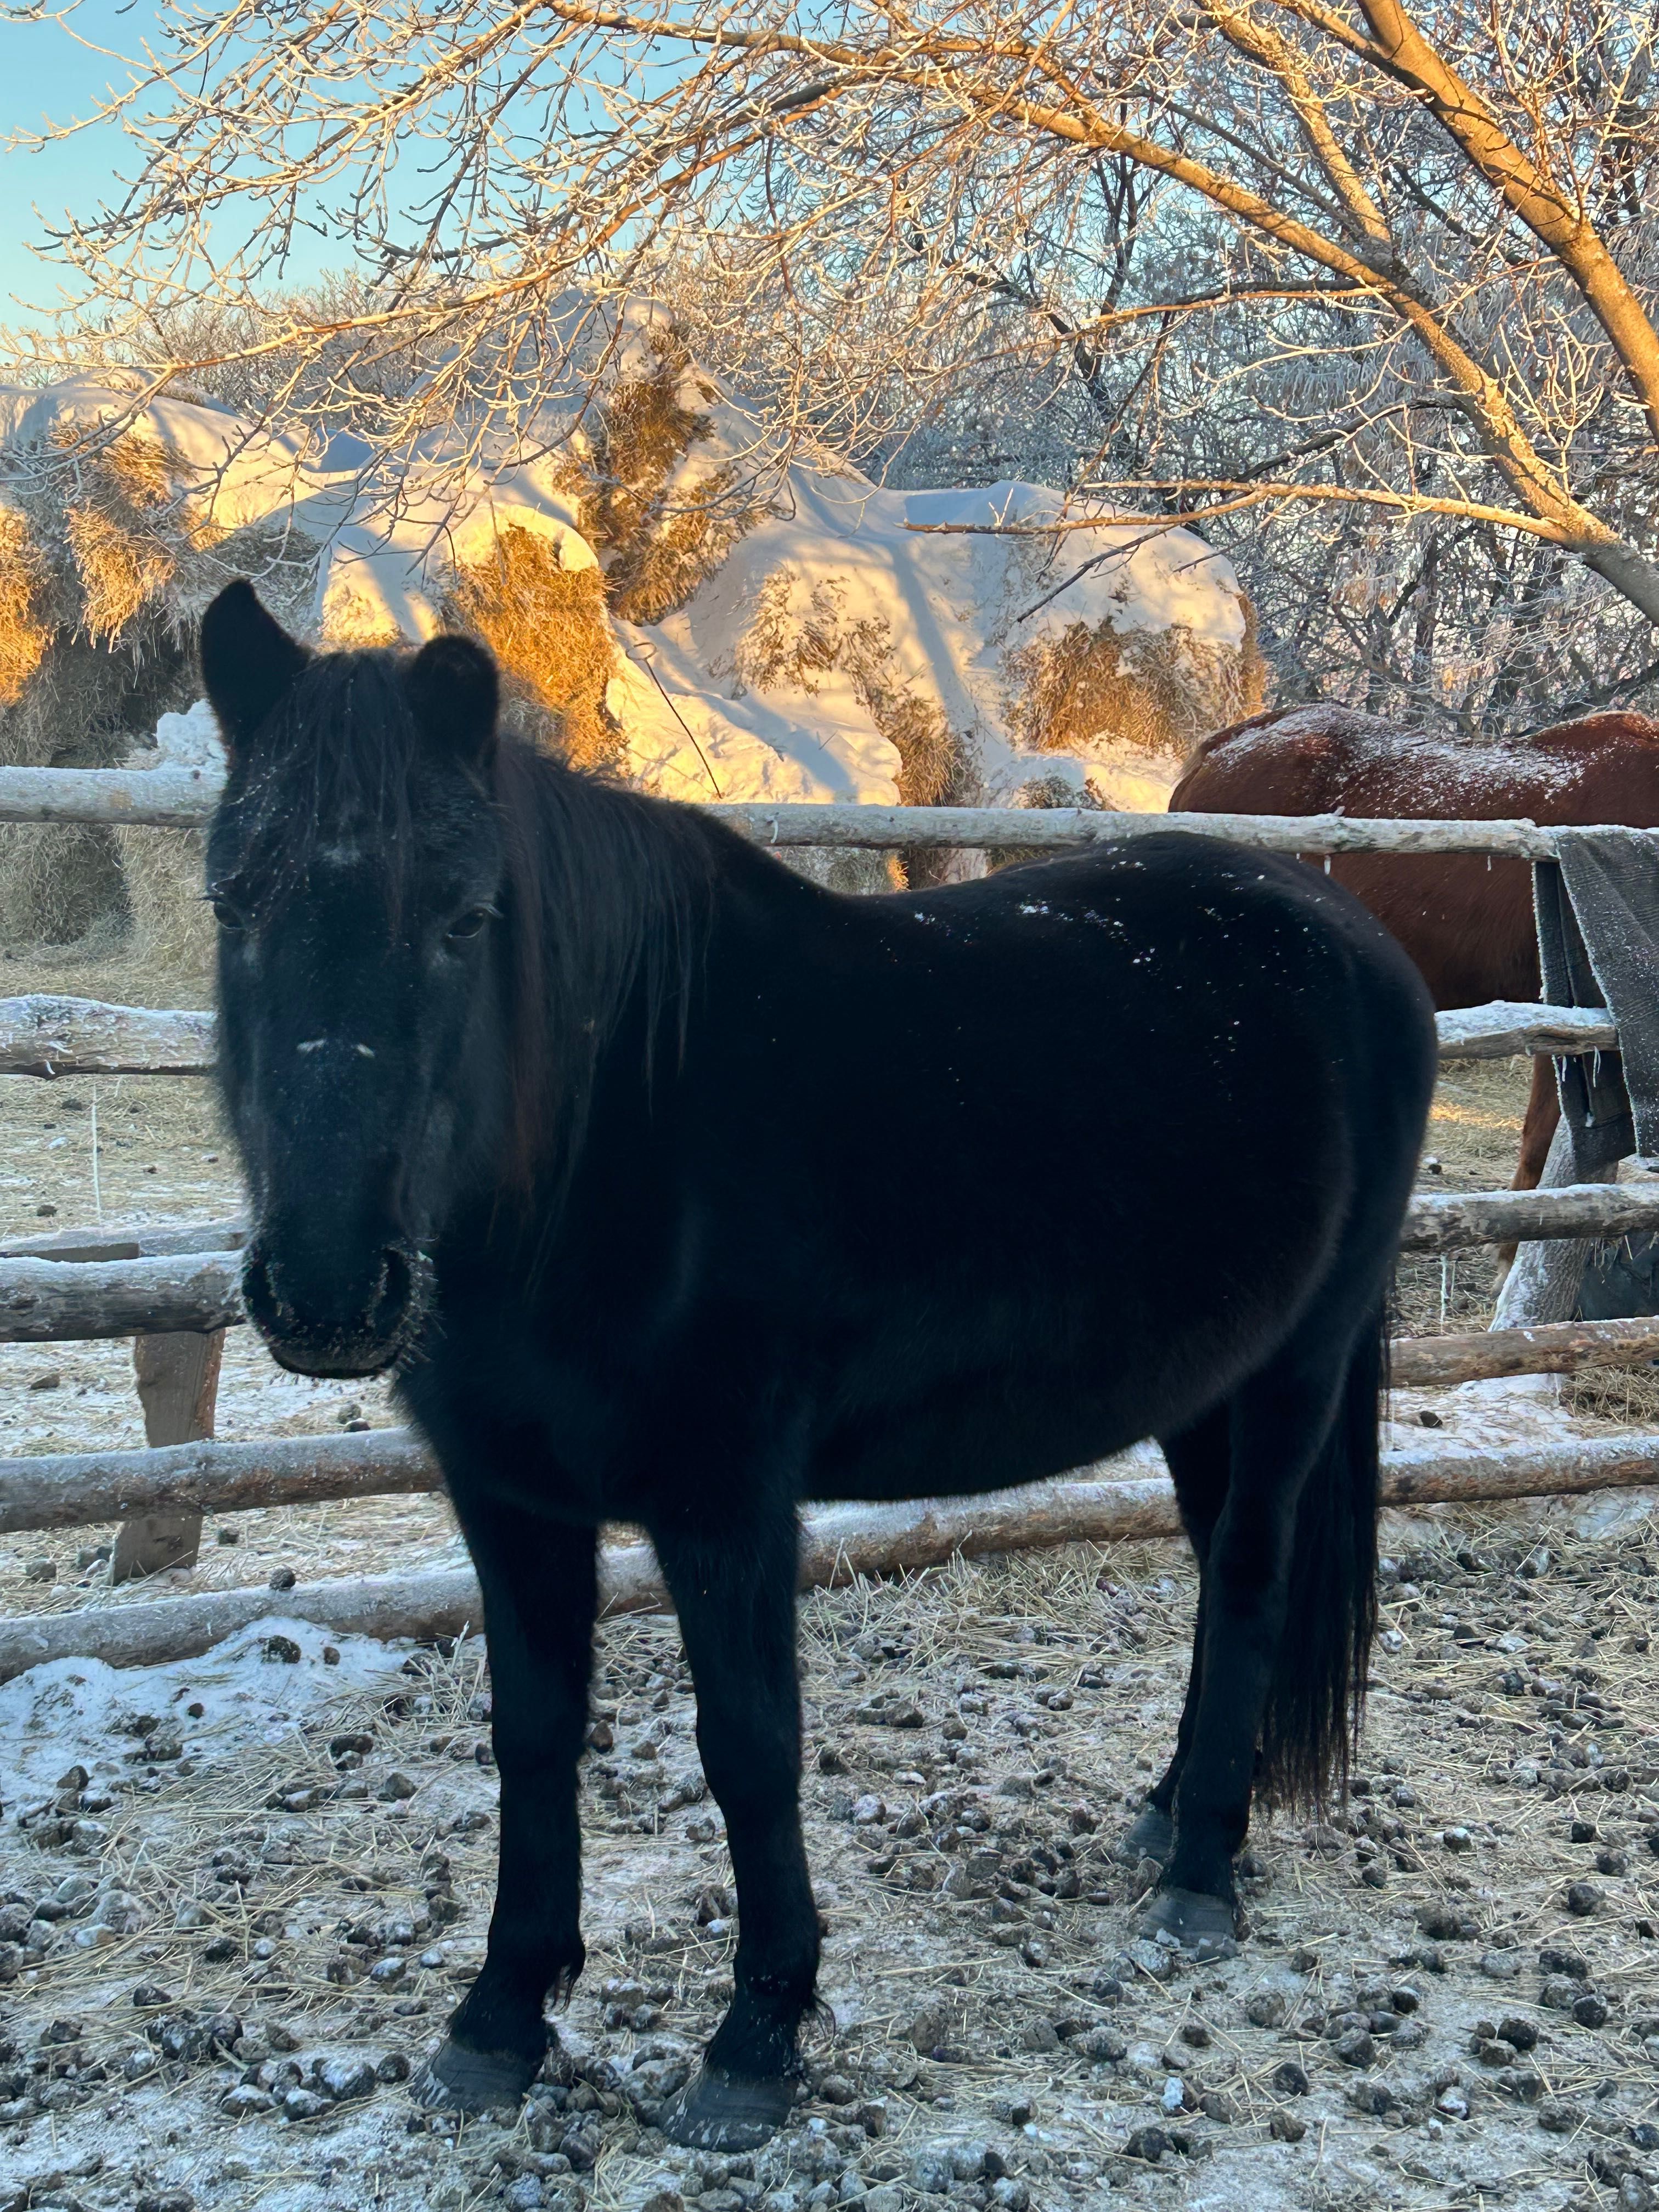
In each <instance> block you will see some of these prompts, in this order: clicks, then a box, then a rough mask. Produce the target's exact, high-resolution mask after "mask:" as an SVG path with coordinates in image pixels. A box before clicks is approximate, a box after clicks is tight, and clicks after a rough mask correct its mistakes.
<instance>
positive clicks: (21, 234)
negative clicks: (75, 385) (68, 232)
mask: <svg viewBox="0 0 1659 2212" xmlns="http://www.w3.org/2000/svg"><path fill="white" fill-rule="evenodd" d="M72 20H73V21H74V23H75V26H76V30H77V31H78V32H79V33H80V35H81V38H82V40H92V41H94V42H96V43H97V44H99V45H101V46H107V47H109V48H112V49H113V50H114V52H116V53H117V54H119V53H124V52H125V53H130V52H135V51H136V50H137V48H138V46H139V45H140V42H141V41H142V40H143V38H144V36H145V34H146V33H147V32H148V31H149V28H150V26H151V24H152V23H153V22H154V21H155V15H154V10H153V9H152V8H151V6H150V5H149V0H131V4H130V5H128V6H127V7H126V8H125V11H124V10H123V9H122V8H121V7H120V5H119V4H118V0H82V6H81V7H80V8H79V9H77V10H76V14H75V15H74V17H73V19H72ZM123 76H124V72H123V71H122V70H121V69H120V66H119V64H118V61H117V60H114V59H112V58H111V57H110V56H109V55H107V54H101V53H91V52H88V51H87V48H86V46H84V45H77V44H76V40H74V39H72V38H71V37H70V35H69V33H67V32H66V31H64V28H63V27H62V26H61V25H60V24H58V23H56V22H52V21H46V22H37V23H18V22H15V21H13V22H8V23H6V24H4V25H3V26H0V140H5V139H9V137H10V136H11V134H12V132H13V131H20V130H35V129H38V128H39V127H40V122H41V120H42V118H43V117H45V116H48V115H49V116H50V117H51V118H52V120H53V121H54V122H62V121H64V120H65V119H66V118H69V117H70V116H75V115H85V114H89V113H90V112H91V111H92V109H93V107H94V105H95V104H96V102H97V101H98V100H99V99H100V97H101V96H102V95H103V94H104V91H105V88H106V86H107V85H109V84H110V83H111V82H112V81H114V82H120V81H121V79H122V77H123ZM129 158H130V156H129V152H128V149H127V147H126V145H125V141H124V140H123V138H122V136H121V133H120V132H119V131H118V130H114V129H112V128H110V127H108V126H107V125H106V126H104V127H102V128H100V129H97V130H94V131H88V132H87V133H85V134H84V135H83V136H82V137H77V138H74V139H71V140H70V143H68V144H67V145H64V146H52V147H48V148H47V149H46V150H45V152H43V153H40V154H25V153H21V152H19V151H17V150H16V149H13V148H11V147H9V146H8V147H7V148H6V150H5V151H4V152H3V154H0V161H3V162H4V164H5V176H6V187H7V189H6V206H7V213H8V216H9V221H8V222H6V223H5V224H4V225H3V227H0V322H17V321H21V320H22V319H24V315H23V305H22V303H23V302H30V303H33V302H36V301H40V300H42V299H46V300H48V301H49V300H51V299H52V298H54V297H55V296H56V295H57V292H58V283H59V279H58V275H57V273H56V271H55V270H53V269H52V268H51V267H50V266H48V265H46V264H42V263H40V261H38V260H37V259H36V258H35V257H34V256H33V253H31V252H30V251H29V249H30V247H31V246H35V245H38V244H39V243H40V238H41V222H40V218H41V216H46V217H47V218H48V219H52V218H56V217H58V216H61V214H62V213H63V210H64V208H65V207H74V208H76V209H85V208H89V207H92V206H94V205H96V204H97V203H98V202H99V201H100V199H103V198H106V197H108V195H109V193H110V191H111V190H112V187H113V185H114V181H115V178H116V176H117V174H118V172H119V171H120V170H121V169H123V168H124V167H126V166H127V162H128V160H129ZM37 210H38V211H39V212H37Z"/></svg>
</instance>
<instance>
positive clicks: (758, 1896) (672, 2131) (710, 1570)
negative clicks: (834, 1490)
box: [651, 1512, 818, 2151]
mask: <svg viewBox="0 0 1659 2212" xmlns="http://www.w3.org/2000/svg"><path fill="white" fill-rule="evenodd" d="M651 1534H652V1541H653V1543H654V1544H655V1546H656V1548H657V1556H658V1558H659V1559H660V1560H661V1562H662V1569H663V1575H664V1577H665V1580H666V1582H667V1583H668V1587H669V1589H670V1590H671V1593H672V1595H673V1599H674V1606H675V1610H676V1611H677V1612H678V1614H679V1620H680V1632H681V1633H682V1635H683V1636H684V1638H685V1648H686V1652H687V1655H688V1656H689V1657H690V1662H691V1671H692V1674H693V1676H694V1678H695V1680H696V1691H697V1749H698V1751H699V1752H700V1753H701V1754H702V1768H703V1772H704V1773H705V1774H706V1775H707V1776H708V1783H709V1786H710V1788H711V1789H712V1790H714V1796H716V1798H717V1799H718V1800H719V1802H720V1810H721V1811H722V1812H723V1813H724V1814H725V1815H726V1839H727V1843H728V1845H729V1847H730V1850H731V1853H732V1871H733V1872H734V1874H735V1875H736V1876H737V1885H738V1950H737V1957H736V1959H735V1960H734V1962H733V1972H732V1981H733V1984H734V1989H733V1993H732V2005H731V2008H730V2010H729V2011H728V2012H727V2014H726V2018H725V2019H724V2020H723V2021H721V2023H720V2027H719V2028H718V2029H717V2030H716V2032H715V2033H714V2039H713V2040H712V2041H711V2042H710V2044H709V2045H708V2050H707V2051H706V2052H705V2053H704V2055H703V2064H702V2071H701V2073H700V2074H699V2075H697V2078H696V2081H694V2082H693V2083H692V2084H691V2086H690V2088H689V2089H688V2090H687V2091H686V2092H685V2093H684V2096H683V2097H682V2098H681V2099H680V2100H679V2102H678V2105H677V2106H676V2107H675V2108H674V2109H673V2111H672V2112H671V2114H670V2115H669V2117H668V2118H667V2120H666V2121H665V2128H666V2130H667V2132H668V2134H669V2135H670V2136H671V2137H672V2138H673V2140H674V2141H675V2142H679V2143H685V2144H688V2145H690V2146H691V2147H692V2148H697V2149H703V2150H737V2151H742V2150H750V2149H752V2148H755V2146H756V2145H757V2144H759V2143H762V2142H765V2141H766V2139H767V2137H768V2136H770V2135H771V2134H772V2133H773V2131H774V2130H775V2129H776V2128H778V2127H780V2126H781V2124H782V2123H783V2122H784V2120H786V2119H787V2117H788V2114H789V2110H790V2107H791V2106H792V2105H793V2102H794V2095H795V2083H796V2078H797V2075H798V2072H799V2062H798V2059H797V2056H796V2037H797V2034H798V2033H799V2026H800V2021H801V2018H802V2016H803V2015H804V2014H805V2012H806V2011H807V2010H808V2008H810V2007H811V2003H812V1999H813V1989H814V1984H816V1981H817V1967H818V1921H817V1907H816V1906H815V1905H814V1904H813V1902H812V1886H811V1881H810V1879H809V1877H808V1875H807V1869H806V1848H805V1843H804V1841H803V1839H802V1836H801V1829H800V1687H799V1679H798V1676H797V1672H796V1659H795V1575H796V1559H797V1542H796V1533H795V1523H794V1516H793V1513H792V1512H780V1513H778V1514H776V1515H775V1516H769V1517H768V1519H767V1520H766V1521H765V1522H763V1525H762V1526H761V1527H760V1528H758V1529H755V1528H750V1529H745V1530H744V1534H743V1537H742V1539H741V1540H740V1541H739V1540H737V1539H732V1540H729V1541H720V1542H710V1541H700V1542H694V1541H690V1540H689V1539H688V1538H686V1537H685V1536H684V1534H680V1533H678V1532H673V1531H659V1530H657V1529H654V1528H653V1530H652V1532H651Z"/></svg>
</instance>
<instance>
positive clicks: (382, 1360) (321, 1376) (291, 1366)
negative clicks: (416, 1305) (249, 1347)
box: [261, 1331, 407, 1383]
mask: <svg viewBox="0 0 1659 2212" xmlns="http://www.w3.org/2000/svg"><path fill="white" fill-rule="evenodd" d="M261 1334H264V1332H263V1331H262V1332H261ZM406 1341H407V1337H406V1335H404V1334H399V1335H398V1336H396V1337H393V1338H392V1339H391V1340H389V1341H387V1342H385V1343H381V1344H374V1345H362V1346H356V1345H354V1346H341V1345H331V1346H324V1345H316V1344H308V1343H305V1342H297V1343H296V1342H295V1340H293V1339H292V1338H289V1337H280V1336H265V1338H264V1344H265V1349H266V1351H267V1352H270V1356H271V1358H273V1359H274V1360H275V1361H276V1364H277V1365H278V1366H279V1367H284V1368H286V1369H287V1370H288V1372H289V1374H290V1375H307V1376H311V1377H312V1378H313V1380H315V1381H317V1382H319V1383H362V1382H366V1381H368V1378H369V1377H370V1376H375V1375H384V1374H386V1372H387V1371H388V1370H390V1369H392V1368H393V1367H395V1366H396V1365H397V1364H398V1359H399V1358H401V1356H402V1354H403V1352H404V1345H405V1343H406Z"/></svg>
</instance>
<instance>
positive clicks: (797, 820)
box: [0, 768, 1659, 860]
mask: <svg viewBox="0 0 1659 2212" xmlns="http://www.w3.org/2000/svg"><path fill="white" fill-rule="evenodd" d="M222 788H223V786H222V781H221V780H220V779H219V778H218V777H216V776H215V775H210V773H209V772H208V771H207V770H206V769H160V768H157V769H64V768H8V769H0V822H103V823H124V824H131V825H133V826H135V827H137V826H146V827H151V828H155V829H199V828H200V827H201V826H202V824H203V823H204V822H206V821H207V820H208V818H209V817H210V815H211V814H212V812H213V810H214V808H215V806H216V805H217V804H218V799H219V794H220V792H221V790H222ZM702 811H704V812H706V813H708V814H713V815H715V816H718V817H719V818H720V820H722V821H725V822H730V823H732V824H733V825H734V826H735V827H737V828H738V829H743V830H744V831H746V832H747V834H748V835H749V836H751V837H754V838H755V839H757V842H760V843H762V844H766V845H814V846H826V845H831V846H854V847H860V848H865V849H867V850H872V851H877V852H892V851H897V850H899V849H901V848H904V847H906V846H908V847H911V848H915V847H918V846H926V847H933V848H951V847H963V848H1009V847H1012V848H1022V847H1034V848H1046V847H1051V846H1056V845H1075V844H1079V843H1084V844H1089V843H1094V842H1100V841H1105V840H1117V839H1120V838H1123V837H1144V836H1154V835H1156V834H1157V833H1158V831H1160V830H1163V829H1191V830H1194V831H1195V832H1197V834H1198V835H1199V836H1206V837H1226V838H1231V839H1233V840H1236V841H1237V842H1239V843H1242V844H1247V845H1255V846H1259V847H1262V848H1266V849H1267V850H1268V851H1270V852H1278V853H1309V854H1327V853H1486V854H1492V855H1493V856H1494V857H1497V858H1501V859H1504V860H1553V859H1554V858H1555V855H1556V852H1557V849H1558V848H1557V844H1556V839H1555V833H1554V831H1553V829H1548V828H1541V827H1540V826H1539V824H1538V823H1534V822H1528V821H1496V822H1432V821H1419V820H1415V819H1413V820H1410V821H1386V820H1376V821H1367V820H1359V819H1357V818H1351V817H1348V816H1346V815H1343V814H1308V815H1261V814H1119V813H1113V812H1109V811H1103V810H1102V809H1099V808H1096V807H1075V806H1056V807H1009V806H864V805H827V806H817V805H806V804H794V805H787V806H763V805H738V804H731V803H714V804H710V805H708V806H706V807H705V808H704V809H703V810H702ZM1656 834H1659V833H1656Z"/></svg>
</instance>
